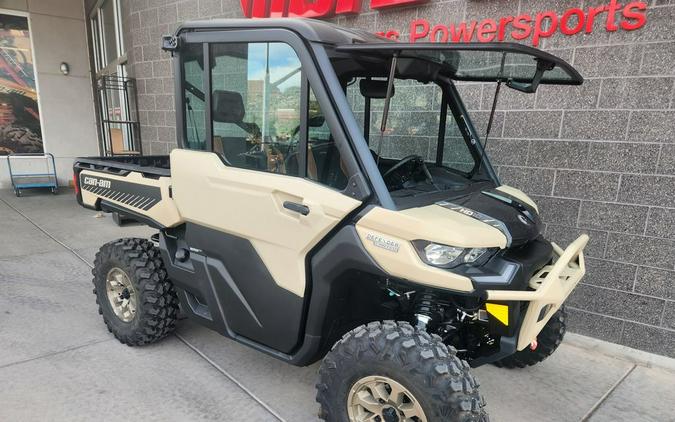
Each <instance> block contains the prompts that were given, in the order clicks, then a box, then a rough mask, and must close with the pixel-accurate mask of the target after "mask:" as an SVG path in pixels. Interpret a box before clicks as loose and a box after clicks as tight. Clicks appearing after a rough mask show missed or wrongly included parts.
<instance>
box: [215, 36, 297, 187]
mask: <svg viewBox="0 0 675 422" xmlns="http://www.w3.org/2000/svg"><path fill="white" fill-rule="evenodd" d="M211 67H212V70H211V98H212V105H213V110H212V118H213V150H214V151H215V152H217V153H219V154H221V155H222V156H223V157H224V158H225V160H226V162H227V163H228V164H230V165H232V166H235V167H242V168H247V169H254V170H262V171H269V172H274V173H281V174H290V175H294V176H296V175H299V174H300V172H299V171H298V164H297V163H298V162H299V160H298V158H299V157H298V154H299V151H298V145H299V142H298V140H299V136H298V133H299V129H300V99H301V96H300V82H301V66H300V60H299V58H298V56H297V55H296V53H295V51H294V50H293V48H291V46H289V45H288V44H284V43H229V44H214V45H212V46H211Z"/></svg>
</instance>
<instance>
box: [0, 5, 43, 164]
mask: <svg viewBox="0 0 675 422" xmlns="http://www.w3.org/2000/svg"><path fill="white" fill-rule="evenodd" d="M43 151H44V148H43V144H42V130H41V128H40V115H39V111H38V96H37V89H36V84H35V71H34V64H33V54H32V51H31V42H30V31H29V29H28V18H26V17H24V16H14V15H7V14H0V155H7V154H11V153H25V152H43Z"/></svg>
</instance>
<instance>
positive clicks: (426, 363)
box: [316, 321, 489, 422]
mask: <svg viewBox="0 0 675 422" xmlns="http://www.w3.org/2000/svg"><path fill="white" fill-rule="evenodd" d="M373 382H375V383H376V384H373ZM373 385H375V387H373ZM316 387H317V396H316V400H317V401H318V402H319V404H320V405H321V408H320V411H319V417H320V418H321V419H323V420H326V421H329V422H344V421H360V420H365V419H366V418H368V417H373V419H372V420H378V419H377V418H376V417H375V416H374V415H379V416H380V418H379V420H381V421H382V422H385V421H388V420H399V418H400V419H401V420H402V418H403V415H402V414H401V413H400V412H401V411H405V412H421V413H414V414H416V415H419V414H423V416H418V418H417V419H413V418H412V417H411V416H410V414H408V413H406V417H408V418H409V419H406V420H419V421H421V420H426V421H428V422H435V421H447V422H460V421H461V422H468V421H475V422H483V421H488V420H489V419H488V415H487V413H486V411H485V401H484V400H483V398H482V397H481V395H480V394H479V391H478V382H477V381H476V379H475V378H474V377H473V376H472V375H471V373H470V368H469V365H468V364H467V363H466V362H465V361H463V360H460V359H459V358H458V357H457V356H456V350H455V349H453V348H450V347H447V346H446V345H445V344H443V342H442V341H441V338H440V337H438V336H435V335H434V336H432V335H429V334H428V333H427V332H425V331H417V330H415V329H414V328H413V327H412V326H411V325H410V324H409V323H407V322H394V321H384V322H382V323H380V322H371V323H370V324H368V325H367V326H365V325H362V326H360V327H357V328H355V329H354V330H352V331H350V332H349V333H347V334H345V335H344V337H342V339H341V340H340V341H338V342H337V343H336V344H335V346H333V349H332V350H331V351H330V352H329V353H328V354H327V355H326V357H325V358H324V360H323V363H322V364H321V367H320V369H319V380H318V382H317V385H316ZM394 389H396V390H397V391H401V390H403V391H404V393H403V394H402V395H400V394H397V395H396V396H397V397H398V398H399V399H398V400H394V399H393V398H392V397H393V396H394V394H393V390H394ZM377 391H381V392H383V393H377ZM382 394H384V397H385V398H383V395H382ZM363 400H367V401H368V403H371V402H372V400H379V401H378V402H376V403H375V406H376V408H375V410H374V411H372V412H371V411H370V410H366V407H365V406H361V405H360V404H359V403H363V402H364V401H363ZM395 402H398V403H401V404H400V405H396V404H392V403H395ZM368 406H369V407H371V405H370V404H368ZM377 406H379V410H377V409H378V407H377ZM397 406H398V407H397ZM411 407H415V410H409V409H410V408H411ZM376 412H380V413H376ZM397 412H398V413H397ZM386 413H389V414H386ZM392 413H394V414H395V415H392ZM369 420H370V419H369Z"/></svg>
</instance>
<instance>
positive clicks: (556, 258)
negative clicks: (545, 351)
mask: <svg viewBox="0 0 675 422" xmlns="http://www.w3.org/2000/svg"><path fill="white" fill-rule="evenodd" d="M588 240H589V237H588V235H586V234H582V235H581V236H579V238H577V240H575V241H574V242H572V243H571V244H570V245H569V246H568V247H567V249H565V250H564V251H563V250H562V248H560V247H559V246H558V245H556V244H555V243H552V246H553V263H552V264H549V265H546V266H544V267H543V268H541V269H540V270H539V271H537V272H536V273H535V274H534V276H533V277H532V278H531V279H530V282H529V287H530V288H531V289H532V290H528V291H515V290H488V291H487V300H488V301H489V302H512V301H526V302H529V304H528V305H527V311H526V312H525V317H524V318H523V319H522V322H521V326H520V330H519V332H518V341H517V344H516V348H517V350H523V349H525V348H526V347H528V346H529V345H530V344H531V343H532V342H533V341H534V340H535V339H536V338H537V335H538V334H539V332H540V331H541V330H542V328H544V325H546V323H547V322H548V320H549V319H550V318H551V316H553V314H554V313H555V312H556V311H557V310H558V309H559V308H560V306H562V304H563V303H564V302H565V300H566V299H567V297H568V296H569V295H570V293H571V292H572V290H574V288H575V287H576V285H577V284H578V283H579V281H580V280H581V278H582V277H583V276H584V274H585V273H586V266H585V264H584V253H583V250H584V247H586V244H587V243H588Z"/></svg>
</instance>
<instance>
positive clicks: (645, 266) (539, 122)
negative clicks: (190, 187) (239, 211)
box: [0, 0, 675, 357]
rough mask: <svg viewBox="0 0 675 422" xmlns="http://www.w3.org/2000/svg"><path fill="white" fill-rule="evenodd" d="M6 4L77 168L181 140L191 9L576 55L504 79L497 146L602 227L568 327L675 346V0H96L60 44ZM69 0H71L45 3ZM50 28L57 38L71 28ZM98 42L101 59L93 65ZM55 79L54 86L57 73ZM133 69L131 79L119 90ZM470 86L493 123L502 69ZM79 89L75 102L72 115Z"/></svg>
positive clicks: (544, 200)
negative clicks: (178, 89) (67, 69)
mask: <svg viewBox="0 0 675 422" xmlns="http://www.w3.org/2000/svg"><path fill="white" fill-rule="evenodd" d="M6 3H16V4H17V5H18V6H17V5H15V6H14V7H15V9H16V10H23V11H24V12H25V13H28V14H29V16H30V19H31V21H32V22H33V23H32V31H33V32H34V38H35V39H34V44H35V55H36V68H37V76H38V81H39V85H40V90H41V91H42V92H41V93H40V96H41V97H44V98H41V99H40V101H41V112H42V113H41V115H42V116H43V122H42V125H43V132H44V136H45V148H46V150H48V151H50V152H57V153H59V150H58V148H63V149H62V150H61V151H64V152H61V153H59V154H60V156H59V158H61V159H62V160H61V162H62V163H63V168H62V177H63V178H68V177H69V174H68V169H67V166H66V165H65V164H66V161H68V160H69V157H74V156H78V155H88V154H92V153H95V152H96V151H97V150H98V152H100V153H108V152H110V151H112V152H115V153H122V152H128V153H141V152H142V153H143V154H167V153H169V152H170V151H171V149H173V148H175V147H176V128H175V111H174V97H173V92H174V81H173V75H172V66H171V61H170V57H169V56H168V54H166V53H164V52H162V51H161V49H160V41H161V36H162V35H165V34H169V33H171V32H173V31H174V30H175V29H176V28H177V27H178V25H179V24H180V22H183V21H186V20H193V19H215V18H241V17H265V16H269V15H277V16H278V15H281V14H284V13H290V14H300V15H303V16H308V17H315V18H318V19H327V20H330V21H332V22H335V23H337V24H340V25H343V26H347V27H354V28H362V29H366V30H368V31H372V32H378V33H381V34H382V35H385V36H388V37H392V38H397V39H399V40H401V41H415V42H424V41H436V42H466V41H474V42H486V41H510V42H519V43H523V44H526V45H533V46H537V47H539V48H542V49H544V50H546V51H549V52H551V53H553V54H555V55H557V56H560V57H562V58H564V59H565V60H567V61H568V62H569V63H571V64H573V65H574V66H575V67H576V68H577V69H578V70H579V71H580V73H581V74H582V75H583V76H584V78H585V83H584V84H583V85H582V86H580V87H554V86H550V87H549V86H542V87H541V88H540V89H539V91H538V92H537V93H536V94H529V95H528V94H521V93H518V92H516V91H514V90H510V89H503V90H502V95H501V97H500V99H499V103H498V105H497V112H496V115H495V122H494V126H493V129H492V132H491V137H490V143H489V145H488V147H487V149H488V152H489V154H490V156H491V159H492V161H493V164H494V165H495V166H496V168H497V170H498V173H499V176H500V178H501V179H502V181H503V182H504V183H506V184H509V185H512V186H516V187H518V188H521V189H522V190H524V191H525V192H526V193H528V194H530V195H531V196H532V197H533V198H534V199H535V200H536V201H537V203H538V204H539V206H540V209H541V213H542V217H543V219H544V220H545V222H546V235H547V237H548V238H550V239H552V240H554V241H556V242H558V243H561V244H567V243H568V242H570V241H571V240H572V239H574V238H575V237H576V236H578V235H579V234H580V233H582V232H587V233H589V234H590V235H591V239H592V240H591V242H590V244H589V246H588V248H587V257H588V259H587V266H588V274H587V276H586V278H585V279H584V281H583V283H582V284H581V285H580V286H579V287H578V288H577V289H576V291H575V292H574V293H573V295H572V297H571V298H570V299H569V324H570V329H571V330H572V331H574V332H577V333H581V334H585V335H590V336H594V337H597V338H601V339H603V340H607V341H611V342H615V343H620V344H623V345H627V346H630V347H634V348H638V349H643V350H647V351H650V352H655V353H660V354H664V355H668V356H671V357H673V356H675V284H674V283H675V2H673V1H672V0H670V1H669V0H646V2H625V4H623V3H621V4H620V3H618V2H616V1H615V0H555V1H543V0H533V1H524V0H508V1H506V0H426V1H424V0H419V1H414V2H411V1H405V0H393V1H392V0H317V1H314V2H311V3H310V2H302V1H297V0H289V1H286V2H284V1H277V2H267V3H266V2H265V1H258V0H242V1H241V2H238V1H234V0H85V1H84V5H82V4H79V9H78V10H75V9H73V10H74V11H73V16H72V17H67V18H66V17H59V19H69V20H67V22H68V24H69V25H70V26H69V28H70V27H72V32H73V35H72V36H71V35H68V36H69V37H72V38H73V40H72V41H70V40H65V39H64V40H61V41H60V42H58V43H57V42H53V44H51V45H48V46H47V47H41V43H42V42H45V43H47V42H48V41H47V40H44V41H40V42H38V38H39V36H38V32H39V28H40V27H41V26H42V25H45V27H52V28H54V27H59V26H60V25H61V23H55V22H53V23H49V22H45V23H42V22H41V20H47V19H48V18H47V17H44V18H43V17H42V14H43V13H46V12H44V11H43V10H41V9H39V8H38V9H33V10H32V9H31V7H37V6H32V3H35V4H38V2H37V1H36V0H34V1H31V0H23V1H21V0H16V1H0V7H5V8H8V7H10V6H9V5H7V4H6ZM58 3H64V4H65V3H68V2H66V1H65V0H59V1H54V2H51V1H50V2H39V4H41V5H42V6H41V7H47V6H44V5H46V4H49V5H52V4H58ZM74 3H79V2H78V1H74ZM50 7H51V6H50ZM276 9H279V10H276ZM63 10H69V9H67V8H66V9H64V8H59V7H56V6H54V7H51V9H50V11H49V13H54V14H57V15H58V14H59V13H61V14H63V13H64V12H63ZM336 11H337V12H336ZM49 19H56V18H55V17H54V18H49ZM59 22H61V21H59ZM75 33H77V35H75ZM50 34H51V37H52V38H51V40H52V41H53V40H54V37H63V36H65V35H62V34H60V31H51V32H50ZM69 34H70V32H69ZM84 34H86V35H84ZM85 40H86V44H85ZM68 43H71V44H68ZM60 45H71V46H73V45H77V48H69V49H67V50H68V51H67V53H68V54H71V55H73V57H72V58H69V59H68V60H71V61H73V63H78V65H77V66H73V76H72V78H75V77H77V78H79V79H77V81H78V87H79V88H78V89H80V90H81V89H82V88H81V87H80V85H82V84H85V85H82V86H86V87H87V89H86V90H85V91H86V92H82V93H79V94H78V97H77V98H78V99H79V100H77V101H76V100H75V99H74V98H73V97H72V96H73V95H75V93H74V91H71V90H69V89H67V88H66V87H65V86H63V85H61V83H62V82H63V81H64V79H63V75H50V72H52V73H53V71H54V69H53V68H54V66H55V65H56V64H58V62H59V61H65V60H64V59H62V58H61V56H60V55H59V56H58V58H56V57H54V56H55V55H57V53H56V52H60V51H61V50H59V49H58V47H59V46H60ZM50 47H51V48H50ZM46 50H50V51H46ZM85 51H88V52H89V53H88V55H86V56H85V55H84V53H83V52H85ZM59 54H61V53H59ZM63 54H66V52H63ZM50 55H51V56H52V57H53V59H51V60H50V59H49V57H50ZM42 56H45V59H44V60H43V59H42ZM75 56H77V57H75ZM63 57H65V56H63ZM86 57H89V65H88V68H86V66H87V65H86V63H82V66H85V68H80V64H79V63H81V62H82V61H83V60H85V59H86ZM41 62H42V63H41ZM41 66H42V67H41ZM75 69H77V70H75ZM41 73H42V74H44V75H45V76H42V75H41ZM69 78H70V77H69ZM43 79H44V83H43ZM80 79H81V80H82V81H80ZM52 80H54V81H55V82H57V83H55V85H54V86H53V88H51V89H53V90H57V91H56V92H54V93H52V92H50V91H49V90H50V88H47V87H48V86H50V84H51V82H50V81H52ZM119 81H123V82H124V83H126V82H127V81H129V84H130V85H124V86H123V88H121V89H120V88H119V86H117V85H115V83H117V82H119ZM102 86H103V87H104V88H105V89H102V88H101V87H102ZM108 88H110V89H111V90H110V91H106V89H108ZM459 89H460V91H461V93H462V95H463V97H464V100H465V102H466V105H467V108H468V109H469V111H470V113H471V114H472V116H473V118H474V120H475V121H476V122H477V126H478V128H479V132H480V133H484V132H485V128H486V125H487V120H488V115H489V109H490V107H491V105H492V97H493V94H494V89H495V88H494V84H481V83H465V84H460V86H459ZM78 92H79V91H78ZM111 92H114V94H111ZM127 93H128V98H127V97H125V95H127ZM47 96H49V97H53V98H54V99H53V100H50V99H48V98H47ZM62 96H63V97H62ZM64 98H65V99H64ZM50 101H55V102H58V101H61V102H60V103H59V104H60V105H58V104H56V105H51V104H50ZM66 103H67V104H68V105H69V106H71V105H72V106H75V107H77V110H76V111H67V114H68V117H67V116H60V115H59V114H58V113H59V112H60V113H65V111H64V110H68V108H67V107H65V104H66ZM93 107H95V109H96V113H94V112H93V111H92V110H93ZM52 108H54V111H50V110H52ZM84 108H86V109H87V112H86V113H85V112H84V111H82V110H81V109H84ZM51 113H54V114H51ZM73 115H77V116H82V118H81V119H80V118H78V119H75V120H74V119H73V118H72V116H73ZM52 116H53V117H52ZM110 120H112V121H115V122H116V123H110V122H109V121H110ZM94 121H96V122H97V124H98V136H97V133H96V132H95V130H94V126H95V125H94V123H93V122H94ZM52 122H54V123H52ZM69 127H72V129H71V132H72V131H76V130H78V129H77V128H87V129H86V130H87V131H85V132H83V133H77V134H76V135H77V136H76V138H77V141H73V144H72V145H71V146H67V147H66V145H70V144H69V143H68V142H70V141H68V140H64V141H63V142H64V143H63V147H62V146H60V145H59V144H58V143H52V142H56V141H52V140H51V137H52V136H54V137H57V136H58V135H56V134H58V133H60V132H59V131H61V133H68V130H69ZM59 128H60V129H59ZM50 132H51V133H50ZM70 160H72V158H70Z"/></svg>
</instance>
